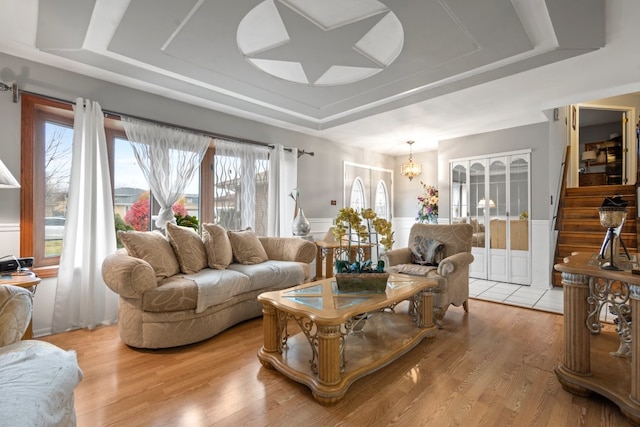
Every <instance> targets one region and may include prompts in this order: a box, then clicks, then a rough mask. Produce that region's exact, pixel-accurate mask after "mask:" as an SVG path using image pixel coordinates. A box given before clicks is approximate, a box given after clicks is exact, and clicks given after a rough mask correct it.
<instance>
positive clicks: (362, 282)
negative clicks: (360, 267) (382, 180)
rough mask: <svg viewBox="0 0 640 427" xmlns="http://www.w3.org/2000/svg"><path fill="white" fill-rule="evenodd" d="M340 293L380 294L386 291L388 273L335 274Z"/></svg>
mask: <svg viewBox="0 0 640 427" xmlns="http://www.w3.org/2000/svg"><path fill="white" fill-rule="evenodd" d="M335 278H336V286H337V287H338V290H339V291H340V292H353V293H382V292H384V291H385V290H386V289H387V280H388V279H389V273H336V274H335Z"/></svg>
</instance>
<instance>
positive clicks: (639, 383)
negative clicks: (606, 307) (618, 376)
mask: <svg viewBox="0 0 640 427" xmlns="http://www.w3.org/2000/svg"><path fill="white" fill-rule="evenodd" d="M629 296H630V301H629V303H630V305H631V313H632V315H633V318H632V320H631V322H632V323H631V334H632V341H631V394H630V395H629V397H630V398H631V400H633V401H634V402H635V403H637V404H640V378H639V376H640V328H638V327H637V326H638V325H639V323H638V322H637V321H636V319H637V318H638V317H637V316H638V315H637V313H640V286H635V285H631V284H630V285H629ZM636 421H637V420H636Z"/></svg>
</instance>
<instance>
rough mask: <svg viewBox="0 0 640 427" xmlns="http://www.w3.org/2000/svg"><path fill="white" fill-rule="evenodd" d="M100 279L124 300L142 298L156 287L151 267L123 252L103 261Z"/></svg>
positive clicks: (111, 255)
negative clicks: (146, 292) (124, 298)
mask: <svg viewBox="0 0 640 427" xmlns="http://www.w3.org/2000/svg"><path fill="white" fill-rule="evenodd" d="M102 278H103V279H104V281H105V283H106V284H107V286H108V287H109V288H110V289H111V290H112V291H113V292H115V293H117V294H118V295H121V296H123V297H126V298H142V294H144V292H145V291H147V290H150V289H155V288H156V287H157V286H158V283H157V281H156V275H155V272H154V271H153V267H151V265H150V264H149V263H148V262H146V261H145V260H142V259H139V258H134V257H132V256H129V255H127V254H126V253H124V252H115V253H113V254H110V255H108V256H107V257H106V258H105V259H104V261H103V262H102Z"/></svg>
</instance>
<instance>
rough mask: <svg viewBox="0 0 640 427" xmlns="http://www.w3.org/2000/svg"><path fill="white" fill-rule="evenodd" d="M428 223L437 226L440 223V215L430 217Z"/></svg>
mask: <svg viewBox="0 0 640 427" xmlns="http://www.w3.org/2000/svg"><path fill="white" fill-rule="evenodd" d="M427 222H428V223H429V224H437V223H438V215H433V214H431V215H429V218H428V219H427Z"/></svg>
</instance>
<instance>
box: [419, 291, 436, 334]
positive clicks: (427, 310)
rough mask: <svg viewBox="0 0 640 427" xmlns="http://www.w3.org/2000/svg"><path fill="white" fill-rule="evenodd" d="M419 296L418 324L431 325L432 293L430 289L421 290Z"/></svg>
mask: <svg viewBox="0 0 640 427" xmlns="http://www.w3.org/2000/svg"><path fill="white" fill-rule="evenodd" d="M419 298H420V305H421V307H420V315H419V316H418V318H419V319H420V320H419V322H418V326H420V327H421V328H430V327H432V326H433V294H432V293H431V291H422V292H420V295H419Z"/></svg>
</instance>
